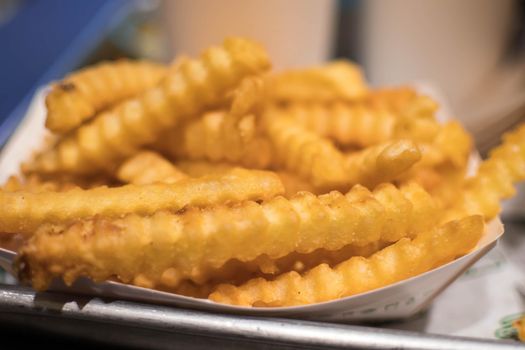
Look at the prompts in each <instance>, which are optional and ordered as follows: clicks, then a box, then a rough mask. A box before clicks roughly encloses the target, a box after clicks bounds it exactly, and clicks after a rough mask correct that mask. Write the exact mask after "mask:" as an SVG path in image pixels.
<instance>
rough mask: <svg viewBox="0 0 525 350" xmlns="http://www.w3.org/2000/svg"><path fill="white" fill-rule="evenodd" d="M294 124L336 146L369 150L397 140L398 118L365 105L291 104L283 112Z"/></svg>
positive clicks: (357, 102)
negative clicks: (330, 141) (368, 148)
mask: <svg viewBox="0 0 525 350" xmlns="http://www.w3.org/2000/svg"><path fill="white" fill-rule="evenodd" d="M282 112H283V113H286V115H288V116H289V117H290V118H292V119H293V120H294V121H296V122H297V123H299V124H300V125H302V126H303V127H305V128H306V129H308V130H311V131H313V132H315V133H316V134H317V135H319V136H323V137H328V138H330V139H331V140H333V141H335V142H336V143H338V144H340V145H343V146H348V145H354V146H359V147H367V146H372V145H376V144H378V143H383V142H386V141H388V140H391V139H392V138H393V137H394V130H395V123H396V117H395V116H394V115H392V113H390V112H389V111H388V110H386V109H384V108H376V107H375V106H368V105H367V104H366V103H361V102H360V101H356V102H354V103H343V102H335V103H315V102H314V103H292V104H290V105H288V106H286V107H284V108H283V111H282Z"/></svg>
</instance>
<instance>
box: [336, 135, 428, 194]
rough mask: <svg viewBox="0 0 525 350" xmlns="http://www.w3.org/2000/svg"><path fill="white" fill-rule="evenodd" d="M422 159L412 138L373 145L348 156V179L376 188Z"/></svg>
mask: <svg viewBox="0 0 525 350" xmlns="http://www.w3.org/2000/svg"><path fill="white" fill-rule="evenodd" d="M420 159H421V152H420V151H419V148H418V146H417V145H416V144H415V143H414V142H412V141H411V140H399V141H392V142H388V143H386V144H381V145H377V146H371V147H368V148H365V149H364V150H361V151H357V152H352V153H349V154H348V155H347V156H346V159H345V167H346V173H347V174H348V175H347V181H348V183H350V184H362V185H364V186H366V187H368V188H374V187H375V186H376V185H378V184H380V183H382V182H389V181H393V180H395V179H396V178H397V177H398V176H400V175H401V174H403V173H404V172H405V171H407V170H408V169H410V167H412V166H413V165H414V164H415V163H417V162H418V161H419V160H420Z"/></svg>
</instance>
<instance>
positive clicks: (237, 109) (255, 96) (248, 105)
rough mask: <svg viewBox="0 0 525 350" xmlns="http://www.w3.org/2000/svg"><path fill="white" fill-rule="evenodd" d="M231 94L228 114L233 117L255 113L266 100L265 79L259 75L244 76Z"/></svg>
mask: <svg viewBox="0 0 525 350" xmlns="http://www.w3.org/2000/svg"><path fill="white" fill-rule="evenodd" d="M232 95H233V99H232V103H231V107H230V111H229V114H230V115H231V116H232V117H233V118H235V117H237V118H238V117H242V116H245V115H248V114H254V113H255V114H257V113H258V112H259V111H260V109H261V107H262V105H263V104H264V103H265V100H266V85H265V80H264V79H263V78H261V77H259V76H251V77H248V78H245V79H243V80H242V81H241V83H240V84H239V87H238V88H237V89H235V90H233V92H232Z"/></svg>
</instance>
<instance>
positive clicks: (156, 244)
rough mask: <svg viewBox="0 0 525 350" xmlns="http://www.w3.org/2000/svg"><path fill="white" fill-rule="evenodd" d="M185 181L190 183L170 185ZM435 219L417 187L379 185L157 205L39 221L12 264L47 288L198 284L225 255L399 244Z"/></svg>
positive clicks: (226, 258)
mask: <svg viewBox="0 0 525 350" xmlns="http://www.w3.org/2000/svg"><path fill="white" fill-rule="evenodd" d="M183 181H188V180H181V181H180V182H178V183H177V184H175V185H172V186H177V185H178V184H180V183H181V182H183ZM237 183H238V180H237ZM237 187H238V185H237ZM202 192H203V191H201V193H199V195H200V196H202V198H201V202H200V203H197V204H202V201H203V200H204V198H205V199H206V201H207V203H210V202H211V200H210V198H208V197H207V196H205V194H204V193H202ZM192 193H193V192H192ZM215 195H216V196H219V194H215ZM220 196H221V197H222V198H221V199H223V200H224V199H225V198H224V194H222V195H220ZM233 199H238V198H233ZM143 202H144V201H143ZM147 204H149V203H145V205H147ZM158 207H159V206H158V205H157V208H156V209H158ZM177 207H180V206H177ZM127 210H128V211H129V208H128V209H127ZM148 210H150V209H149V207H148ZM150 213H151V211H150ZM429 213H433V214H434V215H431V216H429V215H428V214H429ZM437 219H438V215H437V213H436V208H435V206H434V203H433V201H432V199H431V197H430V196H429V195H428V194H427V193H426V192H425V191H424V190H423V189H422V188H421V187H419V186H417V185H410V186H407V187H404V188H402V189H401V190H398V189H396V188H395V187H394V186H393V185H388V184H385V185H382V186H380V187H378V189H376V190H375V191H374V193H373V194H372V193H370V191H368V190H366V189H365V188H364V187H361V186H356V187H355V188H354V189H353V190H351V191H350V192H349V193H348V194H347V195H346V196H345V195H342V194H340V193H338V192H332V193H330V194H327V195H322V196H319V197H317V196H315V195H313V194H310V193H307V192H302V193H300V194H299V195H298V196H296V197H294V198H292V199H290V200H287V199H285V198H283V197H276V198H273V199H271V200H269V201H267V202H264V203H262V204H258V203H256V202H253V201H245V202H242V203H238V204H236V205H234V206H227V205H219V206H215V207H211V208H206V209H197V208H190V209H187V210H186V211H185V212H184V213H182V214H173V213H171V212H167V211H156V212H155V214H153V215H152V216H150V217H144V216H140V215H136V214H130V215H126V216H125V217H123V218H116V219H115V218H114V219H108V218H106V217H101V216H99V217H95V218H93V219H90V220H83V221H78V222H76V223H75V224H73V225H72V226H70V227H68V228H66V229H63V228H62V227H60V226H59V227H54V226H49V225H46V226H42V227H41V228H40V229H39V231H38V232H37V233H36V234H35V235H34V236H33V237H32V238H31V240H30V241H29V242H28V244H27V245H26V246H25V247H24V249H23V250H22V253H21V259H20V260H19V263H18V266H19V268H20V273H21V277H22V278H23V279H24V280H31V281H32V283H33V286H34V287H35V288H37V289H43V288H46V286H47V285H48V283H49V282H50V280H51V279H52V277H62V278H63V279H64V281H65V282H66V283H72V282H73V281H74V280H75V279H76V278H78V277H79V276H88V277H90V278H92V279H94V280H95V281H101V280H105V279H107V278H109V277H110V276H117V278H118V279H119V280H121V281H124V282H126V283H127V282H133V283H137V282H136V281H135V278H137V276H140V279H139V281H138V283H142V281H144V280H147V281H149V282H151V283H152V285H153V286H157V285H159V284H166V283H170V285H169V287H172V288H174V287H176V286H177V283H178V282H179V281H180V280H183V279H191V280H193V281H195V282H198V283H203V282H205V281H206V280H208V279H209V278H210V273H209V271H210V269H217V268H220V267H221V266H223V265H224V264H225V263H226V262H227V261H229V260H231V259H237V260H239V261H243V262H244V261H252V260H254V259H255V258H257V257H258V256H260V255H262V254H266V255H267V256H268V257H270V258H272V259H276V258H279V257H282V256H285V255H287V254H289V253H291V252H294V251H296V252H299V253H309V252H312V251H314V250H315V249H318V248H325V249H328V250H337V249H340V248H342V247H344V246H345V245H347V244H355V245H358V246H363V245H367V244H369V243H373V242H376V241H379V240H386V241H391V240H398V239H400V238H401V237H405V236H410V235H413V234H414V233H416V232H417V231H418V230H422V229H428V228H430V227H432V226H433V225H434V224H435V221H436V220H437Z"/></svg>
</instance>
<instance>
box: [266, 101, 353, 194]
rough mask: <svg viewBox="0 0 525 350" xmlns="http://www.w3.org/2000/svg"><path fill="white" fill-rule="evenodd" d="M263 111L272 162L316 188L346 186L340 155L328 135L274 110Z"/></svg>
mask: <svg viewBox="0 0 525 350" xmlns="http://www.w3.org/2000/svg"><path fill="white" fill-rule="evenodd" d="M274 112H275V110H272V111H271V112H270V113H268V114H267V115H266V122H265V123H266V124H265V125H266V134H267V135H268V138H269V140H270V143H271V145H272V148H273V158H274V159H273V162H274V163H275V166H277V167H280V168H282V169H286V170H289V171H291V172H294V173H296V174H297V175H299V176H301V177H303V178H305V179H308V180H309V181H310V182H311V183H312V184H313V185H314V186H315V187H316V188H332V189H333V188H337V189H340V188H345V187H346V188H348V187H347V186H348V183H349V181H348V176H347V173H346V170H345V164H344V155H343V154H342V153H341V151H339V150H338V149H337V148H336V147H335V146H334V145H333V144H332V142H330V141H329V140H328V139H325V138H323V137H321V136H318V135H316V134H315V133H313V132H311V131H308V130H307V129H305V128H303V127H301V126H299V125H297V124H296V123H294V122H293V120H292V119H289V118H287V117H285V116H282V115H281V114H279V113H274Z"/></svg>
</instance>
